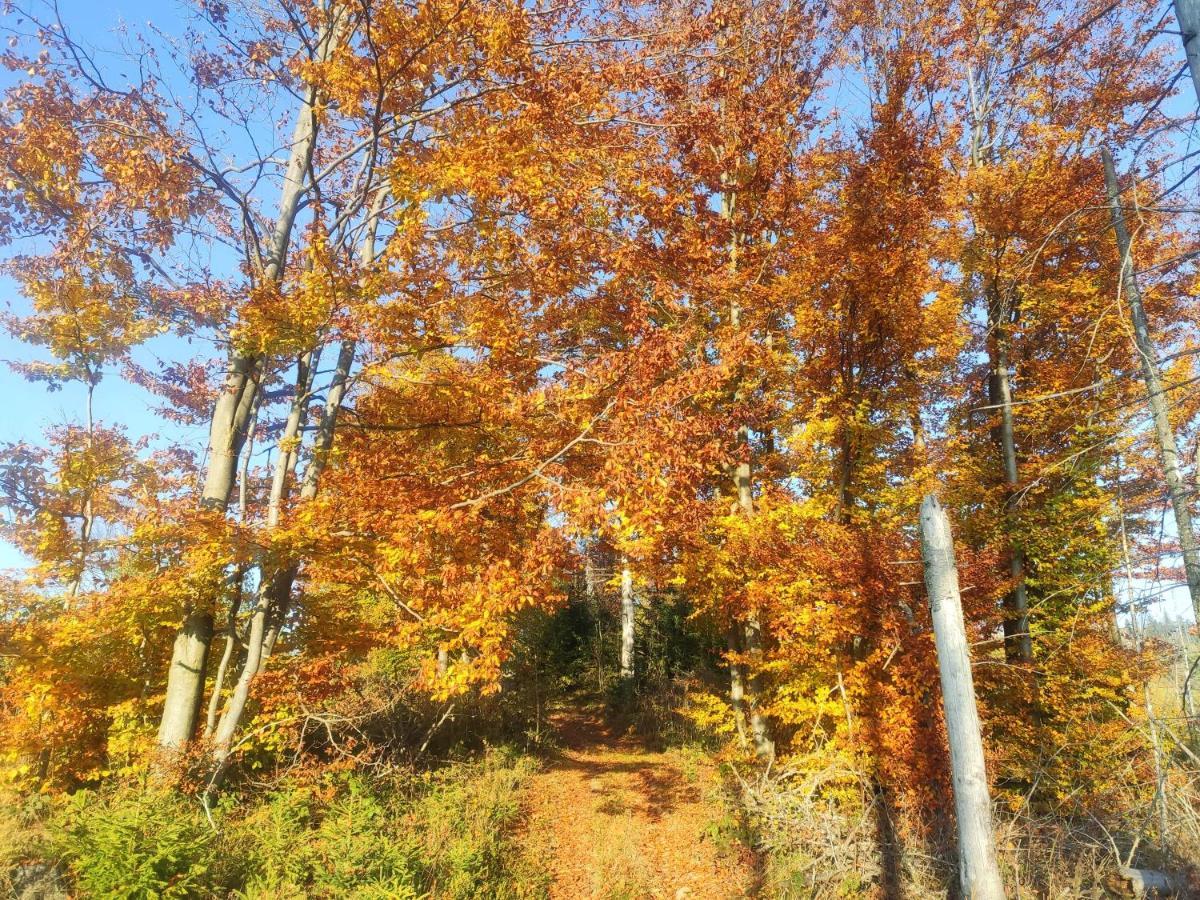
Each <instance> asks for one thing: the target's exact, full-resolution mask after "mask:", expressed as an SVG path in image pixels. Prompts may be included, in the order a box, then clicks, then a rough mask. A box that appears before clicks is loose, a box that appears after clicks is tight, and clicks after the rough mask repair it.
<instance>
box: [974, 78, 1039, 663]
mask: <svg viewBox="0 0 1200 900" xmlns="http://www.w3.org/2000/svg"><path fill="white" fill-rule="evenodd" d="M967 93H968V99H969V101H970V107H971V138H970V140H971V147H970V158H971V167H972V168H975V169H979V168H982V167H983V166H984V165H985V164H986V163H987V162H988V161H989V160H990V159H991V157H992V155H993V151H992V150H991V149H990V147H989V142H988V140H987V135H986V130H987V126H988V122H989V118H990V116H991V110H992V97H991V85H990V82H989V79H988V78H987V77H986V75H985V76H983V77H982V78H980V77H979V75H978V74H977V72H976V70H975V68H974V67H968V69H967ZM983 277H984V280H985V289H984V297H983V300H984V303H985V305H986V307H987V319H988V335H989V338H988V340H987V353H988V370H989V371H988V403H989V405H990V406H991V407H992V411H993V412H997V411H998V412H999V413H1000V422H999V424H998V425H997V426H996V427H995V429H993V432H992V438H993V440H994V441H995V443H996V446H997V448H998V449H999V450H1000V456H1001V459H1002V461H1003V462H1002V464H1003V468H1004V486H1005V488H1006V495H1007V496H1006V497H1005V507H1004V511H1005V513H1008V514H1011V512H1012V501H1013V495H1014V493H1015V491H1016V489H1017V486H1018V484H1019V483H1020V473H1019V471H1018V468H1017V441H1016V430H1015V428H1014V425H1013V395H1012V375H1011V371H1010V370H1011V360H1010V358H1009V352H1010V349H1011V344H1012V340H1011V333H1010V330H1009V328H1010V325H1011V322H1012V309H1011V308H1010V306H1009V304H1008V303H1006V302H1005V301H1004V292H1003V289H1002V286H1001V285H1000V283H999V281H998V277H997V275H996V274H995V273H992V274H990V275H989V274H986V273H985V274H983ZM1008 543H1009V548H1008V550H1009V558H1008V566H1009V577H1010V578H1011V579H1012V582H1013V587H1012V590H1010V591H1009V592H1008V593H1007V594H1005V596H1004V601H1003V602H1004V655H1005V657H1006V658H1007V659H1008V661H1009V662H1029V661H1031V660H1032V659H1033V636H1032V635H1031V634H1030V631H1029V597H1028V592H1027V589H1026V587H1025V551H1024V549H1022V548H1021V547H1020V546H1019V545H1018V544H1017V543H1016V542H1015V541H1013V540H1012V539H1011V538H1010V539H1009V541H1008Z"/></svg>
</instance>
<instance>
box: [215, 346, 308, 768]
mask: <svg viewBox="0 0 1200 900" xmlns="http://www.w3.org/2000/svg"><path fill="white" fill-rule="evenodd" d="M315 358H316V354H314V353H313V352H312V351H308V352H306V353H303V354H301V356H300V357H299V358H298V359H297V360H296V388H295V393H294V394H293V396H292V403H291V408H290V409H289V410H288V416H287V420H286V421H285V423H284V427H283V433H282V434H281V435H280V437H279V454H278V456H277V457H276V459H275V472H274V473H273V476H272V478H271V492H270V495H269V497H268V501H267V528H268V530H271V529H275V528H278V527H279V521H280V516H281V515H282V511H283V504H284V503H285V502H287V497H288V485H289V484H290V483H291V481H292V477H293V474H294V472H295V468H296V460H297V459H298V457H299V453H298V451H297V447H296V445H297V442H298V441H299V439H300V426H301V425H302V424H303V423H304V410H305V407H306V406H307V405H308V397H309V394H310V392H311V391H312V381H313V373H314V369H315V368H316V366H315V364H314V360H315ZM259 572H260V578H261V581H260V583H259V586H258V591H257V594H256V596H255V603H254V609H253V610H252V611H251V613H250V628H249V630H248V632H247V636H246V659H245V662H244V664H243V666H242V671H241V673H240V674H239V675H238V680H237V684H235V685H234V688H233V693H232V694H231V695H230V697H229V701H228V703H226V705H225V710H224V711H223V712H222V713H221V721H220V723H219V724H218V725H217V727H216V730H215V732H214V733H213V744H214V746H215V747H216V759H217V762H218V763H222V762H224V761H225V759H226V758H227V757H228V755H229V748H230V745H231V744H232V741H233V736H234V734H235V733H236V732H237V728H238V725H239V724H240V723H241V720H242V715H243V713H244V712H245V709H246V702H247V700H248V699H249V697H250V684H251V682H252V681H253V680H254V676H255V675H257V674H258V671H259V669H260V668H261V666H262V661H263V659H264V657H265V653H264V650H265V643H266V636H267V615H268V612H269V610H270V609H271V606H272V601H273V600H274V601H275V604H276V605H279V604H280V603H281V601H280V600H279V599H278V596H279V593H280V589H281V586H282V585H281V581H282V580H283V579H284V578H286V576H287V567H286V566H284V567H283V568H280V567H279V565H278V563H277V562H276V561H274V560H272V559H264V560H263V562H262V564H260V566H259ZM286 588H287V589H288V590H289V591H290V588H291V582H290V579H289V580H288V581H287V582H286ZM222 663H223V664H225V660H222Z"/></svg>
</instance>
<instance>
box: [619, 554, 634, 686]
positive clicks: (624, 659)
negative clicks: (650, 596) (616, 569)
mask: <svg viewBox="0 0 1200 900" xmlns="http://www.w3.org/2000/svg"><path fill="white" fill-rule="evenodd" d="M635 611H636V603H635V601H634V597H633V572H632V571H631V570H630V568H629V563H628V562H625V563H624V565H622V567H621V677H622V678H633V648H634V637H635V635H634V629H635V628H636V621H635V615H634V613H635Z"/></svg>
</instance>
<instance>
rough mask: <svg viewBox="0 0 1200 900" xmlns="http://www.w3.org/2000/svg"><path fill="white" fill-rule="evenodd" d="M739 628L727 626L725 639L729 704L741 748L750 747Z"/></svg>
mask: <svg viewBox="0 0 1200 900" xmlns="http://www.w3.org/2000/svg"><path fill="white" fill-rule="evenodd" d="M740 630H741V628H740V626H739V625H738V623H737V622H734V623H733V624H731V625H730V626H729V631H728V632H727V633H726V635H725V638H726V642H727V644H726V645H727V646H728V648H729V704H730V705H731V706H732V707H733V721H734V724H735V725H736V726H737V733H738V740H739V741H740V742H741V745H742V747H748V746H750V737H749V734H748V733H747V731H748V729H747V727H746V676H745V672H743V670H742V663H741V655H742V641H741V635H740V634H739V632H740Z"/></svg>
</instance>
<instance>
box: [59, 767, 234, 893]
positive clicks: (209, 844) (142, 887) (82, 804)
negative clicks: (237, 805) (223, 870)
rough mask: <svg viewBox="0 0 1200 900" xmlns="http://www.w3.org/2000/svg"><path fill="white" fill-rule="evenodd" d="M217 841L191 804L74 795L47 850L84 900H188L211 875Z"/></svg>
mask: <svg viewBox="0 0 1200 900" xmlns="http://www.w3.org/2000/svg"><path fill="white" fill-rule="evenodd" d="M216 838H217V835H216V833H215V832H214V831H213V830H212V829H211V828H210V827H209V826H208V824H207V822H206V821H205V820H204V816H203V813H202V812H201V810H200V809H199V807H198V806H196V804H195V803H192V802H189V801H187V800H184V799H182V798H179V797H177V796H175V795H172V794H167V793H162V792H158V791H136V790H129V789H126V790H117V791H109V792H104V793H100V792H95V791H80V792H78V793H76V794H75V795H73V796H72V797H71V798H70V800H69V802H68V803H67V804H66V806H65V807H64V808H63V809H62V810H60V811H59V813H58V814H57V815H56V816H55V817H54V818H53V819H52V821H51V823H50V838H49V840H50V849H51V850H52V851H55V856H56V857H57V858H58V859H61V860H62V861H63V862H65V863H67V865H68V866H69V867H70V870H71V874H72V876H73V878H74V880H75V884H76V886H77V887H78V889H79V891H80V893H81V894H82V895H83V896H87V897H123V898H130V900H137V898H147V900H149V898H169V897H194V896H197V895H202V894H205V893H208V890H207V889H208V888H209V887H210V886H211V885H212V884H213V882H214V880H217V879H219V876H218V874H217V870H218V860H219V854H220V848H219V847H218V845H217V840H216Z"/></svg>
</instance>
